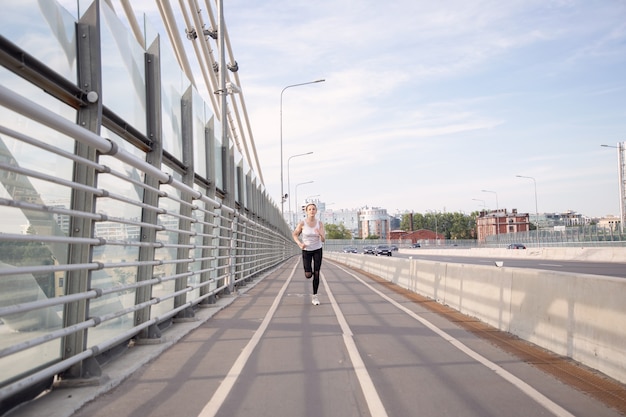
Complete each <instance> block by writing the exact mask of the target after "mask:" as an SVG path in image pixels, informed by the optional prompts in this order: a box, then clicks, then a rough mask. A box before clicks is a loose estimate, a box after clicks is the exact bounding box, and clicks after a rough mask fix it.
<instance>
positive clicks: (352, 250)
mask: <svg viewBox="0 0 626 417" xmlns="http://www.w3.org/2000/svg"><path fill="white" fill-rule="evenodd" d="M343 253H358V251H357V250H356V248H355V247H354V246H346V247H345V248H343Z"/></svg>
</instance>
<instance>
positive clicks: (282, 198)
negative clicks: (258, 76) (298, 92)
mask: <svg viewBox="0 0 626 417" xmlns="http://www.w3.org/2000/svg"><path fill="white" fill-rule="evenodd" d="M324 81H326V80H325V79H321V80H315V81H309V82H307V83H300V84H291V85H288V86H286V87H285V88H283V89H282V91H281V92H280V214H281V216H282V217H283V219H284V218H285V190H284V189H283V185H284V182H283V93H284V92H285V90H286V89H288V88H292V87H299V86H301V85H307V84H316V83H322V82H324Z"/></svg>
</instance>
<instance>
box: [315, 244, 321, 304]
mask: <svg viewBox="0 0 626 417" xmlns="http://www.w3.org/2000/svg"><path fill="white" fill-rule="evenodd" d="M321 267H322V249H321V248H320V249H318V250H315V251H313V295H315V294H317V289H318V288H319V286H320V268H321Z"/></svg>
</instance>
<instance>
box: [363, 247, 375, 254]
mask: <svg viewBox="0 0 626 417" xmlns="http://www.w3.org/2000/svg"><path fill="white" fill-rule="evenodd" d="M375 250H376V247H374V246H369V245H368V246H363V253H364V254H366V255H368V254H369V255H373V254H374V251H375Z"/></svg>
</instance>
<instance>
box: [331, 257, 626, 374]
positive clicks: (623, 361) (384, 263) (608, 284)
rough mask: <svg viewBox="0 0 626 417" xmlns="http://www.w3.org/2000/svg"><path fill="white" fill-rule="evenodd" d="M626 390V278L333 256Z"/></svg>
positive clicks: (398, 259) (388, 258)
mask: <svg viewBox="0 0 626 417" xmlns="http://www.w3.org/2000/svg"><path fill="white" fill-rule="evenodd" d="M324 257H325V258H328V259H330V260H335V261H338V262H341V263H343V264H346V265H348V266H350V267H354V268H359V269H362V270H364V271H366V272H368V273H371V274H374V275H377V276H379V277H381V278H383V279H385V280H388V281H390V282H393V283H395V284H397V285H399V286H401V287H403V288H406V289H408V290H411V291H413V292H415V293H417V294H420V295H423V296H426V297H429V298H432V299H433V300H436V301H437V302H439V303H442V304H445V305H448V306H450V307H452V308H454V309H456V310H458V311H460V312H461V313H463V314H466V315H469V316H471V317H475V318H477V319H479V320H481V321H483V322H485V323H488V324H489V325H491V326H493V327H495V328H497V329H499V330H502V331H506V332H510V333H512V334H514V335H516V336H518V337H520V338H522V339H524V340H527V341H529V342H532V343H534V344H536V345H538V346H541V347H543V348H545V349H548V350H550V351H552V352H554V353H556V354H559V355H563V356H567V357H570V358H572V359H574V360H576V361H578V362H580V363H582V364H584V365H586V366H589V367H591V368H593V369H596V370H598V371H600V372H603V373H605V374H606V375H608V376H610V377H612V378H614V379H616V380H618V381H620V382H622V383H626V345H625V344H624V341H626V326H625V325H624V323H626V303H625V302H624V294H626V279H621V278H611V277H602V276H597V275H585V274H571V273H563V272H552V271H542V270H533V269H521V268H507V267H497V266H495V265H494V266H485V265H466V264H452V263H443V262H434V261H424V260H416V259H407V258H393V257H391V258H390V257H374V256H370V255H361V254H344V253H339V252H328V253H325V254H324Z"/></svg>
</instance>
